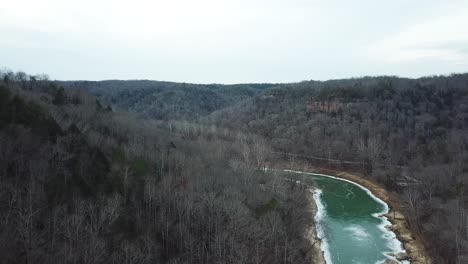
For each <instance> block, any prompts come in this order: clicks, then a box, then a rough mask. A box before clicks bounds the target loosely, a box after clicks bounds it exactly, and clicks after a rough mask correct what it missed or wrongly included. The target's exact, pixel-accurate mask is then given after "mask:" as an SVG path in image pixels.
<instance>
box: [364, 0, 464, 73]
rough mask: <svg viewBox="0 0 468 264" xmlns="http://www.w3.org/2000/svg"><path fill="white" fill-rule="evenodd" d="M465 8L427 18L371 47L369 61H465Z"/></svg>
mask: <svg viewBox="0 0 468 264" xmlns="http://www.w3.org/2000/svg"><path fill="white" fill-rule="evenodd" d="M467 29H468V8H465V9H462V10H461V11H458V12H457V13H456V14H450V15H446V16H440V17H437V18H434V19H429V20H427V21H426V22H424V23H421V24H416V25H412V26H410V27H407V28H406V29H404V30H402V31H400V32H399V33H397V34H395V35H392V36H390V37H387V38H384V39H383V40H381V41H378V42H377V43H374V44H373V45H371V48H370V50H369V53H370V55H371V57H372V58H374V59H377V60H382V61H384V62H385V63H407V62H418V61H429V60H430V61H434V60H437V61H444V62H450V63H454V64H465V63H467V62H468V51H467V49H466V47H468V31H467Z"/></svg>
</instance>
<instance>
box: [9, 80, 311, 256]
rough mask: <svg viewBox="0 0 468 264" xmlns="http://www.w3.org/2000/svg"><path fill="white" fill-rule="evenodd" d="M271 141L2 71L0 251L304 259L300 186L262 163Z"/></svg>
mask: <svg viewBox="0 0 468 264" xmlns="http://www.w3.org/2000/svg"><path fill="white" fill-rule="evenodd" d="M267 148H268V146H267V145H266V144H265V142H264V141H263V140H262V139H261V138H258V137H256V136H255V135H252V134H249V133H241V132H240V131H226V130H223V129H216V128H213V127H211V126H205V125H202V124H195V123H188V122H171V123H168V122H161V121H154V120H141V119H138V118H136V117H135V115H134V114H129V113H126V112H118V111H112V109H110V108H107V107H104V104H103V103H101V102H100V101H99V100H97V99H96V98H95V97H94V96H92V95H91V94H89V93H87V92H86V91H84V90H82V89H74V88H67V89H64V88H63V87H61V86H60V84H59V83H55V82H50V81H47V80H38V79H37V78H35V77H33V76H24V75H23V74H11V73H6V74H4V73H2V78H1V80H0V150H1V151H0V215H2V217H1V218H0V255H1V256H2V260H1V261H0V262H2V263H306V262H310V261H311V259H312V258H313V257H314V256H313V254H312V251H311V241H310V240H309V238H308V237H306V235H305V230H309V229H310V225H311V224H310V215H311V214H312V212H310V211H309V209H308V208H309V207H310V205H308V204H307V199H306V197H307V196H306V195H307V192H306V190H305V188H304V187H302V186H299V185H296V184H295V183H291V182H286V181H284V180H282V178H280V176H278V175H275V174H269V175H266V174H265V173H264V172H262V171H261V170H259V169H260V168H262V167H263V166H264V162H265V160H264V158H265V156H264V153H266V150H267ZM260 157H261V158H260Z"/></svg>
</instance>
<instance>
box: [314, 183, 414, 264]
mask: <svg viewBox="0 0 468 264" xmlns="http://www.w3.org/2000/svg"><path fill="white" fill-rule="evenodd" d="M309 175H310V176H311V177H312V178H313V180H314V182H315V185H316V187H317V188H318V189H319V190H317V191H315V193H314V198H315V200H316V203H317V207H318V212H317V215H316V217H315V218H316V219H315V221H316V223H317V230H318V235H319V237H320V238H322V250H323V251H324V252H325V260H326V262H327V264H330V263H333V264H341V263H343V264H351V263H363V264H368V263H383V262H384V261H385V260H387V259H393V260H395V259H394V258H392V257H390V256H388V255H387V254H386V253H394V254H396V253H399V252H403V249H402V248H401V243H400V242H399V241H398V240H397V239H396V237H395V234H394V233H393V232H389V231H387V230H386V229H385V226H386V225H389V224H390V223H389V222H388V220H387V219H386V218H384V217H382V216H381V215H382V214H384V213H387V212H388V206H387V205H386V204H385V203H384V202H383V201H382V200H380V199H378V198H377V197H375V196H374V195H372V193H371V192H370V191H369V190H367V189H365V188H364V187H362V186H360V185H358V184H356V183H353V182H350V181H346V180H341V179H337V178H335V177H331V176H326V175H319V174H309ZM399 263H408V262H399Z"/></svg>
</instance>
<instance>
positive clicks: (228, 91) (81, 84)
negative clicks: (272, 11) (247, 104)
mask: <svg viewBox="0 0 468 264" xmlns="http://www.w3.org/2000/svg"><path fill="white" fill-rule="evenodd" d="M60 84H61V85H63V86H64V87H67V88H82V89H85V90H87V91H89V92H91V93H92V94H94V95H95V96H96V97H97V98H98V99H99V100H101V101H102V102H104V103H106V104H109V105H111V106H112V107H113V108H116V109H123V110H126V111H132V112H135V113H137V114H138V115H139V116H141V117H144V118H152V119H160V120H171V119H187V120H193V119H196V118H199V117H202V116H206V115H209V114H211V113H212V112H214V111H216V110H220V109H223V108H226V107H229V106H231V105H234V104H236V103H238V102H240V101H242V100H245V99H247V98H251V97H254V96H256V95H258V94H261V93H263V92H264V91H265V90H268V89H270V88H271V87H274V86H275V84H238V85H220V84H209V85H203V84H188V83H173V82H158V81H147V80H135V81H118V80H111V81H98V82H90V81H69V82H60Z"/></svg>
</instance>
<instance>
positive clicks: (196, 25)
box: [0, 0, 468, 83]
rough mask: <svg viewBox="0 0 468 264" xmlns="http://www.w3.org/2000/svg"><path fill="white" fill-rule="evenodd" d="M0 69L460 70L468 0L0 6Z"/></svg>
mask: <svg viewBox="0 0 468 264" xmlns="http://www.w3.org/2000/svg"><path fill="white" fill-rule="evenodd" d="M0 36H1V37H0V67H6V68H9V69H11V70H14V71H18V70H21V71H25V72H27V73H28V74H40V73H45V74H48V75H49V76H50V77H51V78H52V79H59V80H105V79H152V80H165V81H176V82H192V83H247V82H296V81H303V80H327V79H340V78H349V77H360V76H374V75H398V76H403V77H413V78H416V77H421V76H427V75H441V74H451V73H461V72H468V1H467V0H439V1H436V0H424V1H421V0H412V1H408V0H392V1H387V0H360V1H357V0H346V1H345V0H341V1H338V0H327V1H325V0H132V1H130V0H128V1H121V0H79V1H78V0H76V1H75V0H74V1H71V0H41V1H37V0H14V1H7V0H0Z"/></svg>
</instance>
